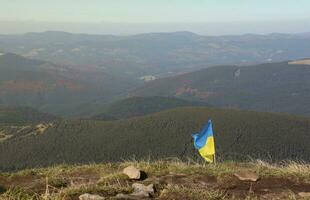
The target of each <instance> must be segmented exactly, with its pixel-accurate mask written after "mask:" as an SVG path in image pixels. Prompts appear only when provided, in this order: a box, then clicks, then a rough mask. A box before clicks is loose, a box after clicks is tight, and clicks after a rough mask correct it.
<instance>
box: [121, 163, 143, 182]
mask: <svg viewBox="0 0 310 200" xmlns="http://www.w3.org/2000/svg"><path fill="white" fill-rule="evenodd" d="M123 173H124V174H126V175H127V176H128V177H129V178H130V179H133V180H139V179H140V178H141V171H140V170H139V169H137V168H136V167H134V166H129V167H126V168H125V169H124V170H123Z"/></svg>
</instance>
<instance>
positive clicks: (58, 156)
mask: <svg viewBox="0 0 310 200" xmlns="http://www.w3.org/2000/svg"><path fill="white" fill-rule="evenodd" d="M208 119H212V120H213V123H214V131H215V141H216V145H217V152H218V159H224V160H227V159H234V160H244V159H249V158H259V159H271V160H273V161H276V160H282V159H302V160H305V161H310V157H309V155H310V146H309V141H310V135H309V130H310V119H309V118H303V117H295V116H289V115H280V114H270V113H257V112H250V111H240V110H229V109H217V108H202V107H199V108H193V107H187V108H178V109H173V110H168V111H163V112H159V113H156V114H152V115H148V116H145V117H138V118H132V119H127V120H118V121H111V122H105V121H92V120H65V121H62V120H60V121H57V122H53V123H52V124H50V125H49V126H48V127H47V128H46V129H45V130H44V131H42V132H40V134H24V135H23V136H22V137H15V138H13V139H9V140H5V141H3V142H2V143H0V157H1V162H0V169H1V170H13V169H20V168H28V167H35V166H46V165H54V164H55V163H63V162H65V163H89V162H102V161H120V160H122V159H129V158H132V157H133V156H136V157H137V158H146V157H149V156H150V157H151V158H154V159H156V158H167V157H175V156H177V157H179V158H186V157H187V156H190V157H192V156H195V155H196V156H197V152H195V150H194V149H193V145H192V140H191V135H192V134H193V133H195V132H197V131H199V130H200V129H201V128H202V126H203V125H204V124H205V123H206V122H207V120H208Z"/></svg>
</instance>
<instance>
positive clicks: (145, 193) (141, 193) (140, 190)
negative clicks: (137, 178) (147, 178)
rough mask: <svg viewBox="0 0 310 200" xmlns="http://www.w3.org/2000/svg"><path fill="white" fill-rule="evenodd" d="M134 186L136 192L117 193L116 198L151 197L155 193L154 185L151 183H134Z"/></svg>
mask: <svg viewBox="0 0 310 200" xmlns="http://www.w3.org/2000/svg"><path fill="white" fill-rule="evenodd" d="M132 188H133V189H134V192H133V193H131V194H118V195H116V197H115V198H116V199H144V198H149V197H151V196H152V195H153V194H154V192H155V191H154V185H153V184H150V185H148V186H145V185H143V184H141V183H134V184H132Z"/></svg>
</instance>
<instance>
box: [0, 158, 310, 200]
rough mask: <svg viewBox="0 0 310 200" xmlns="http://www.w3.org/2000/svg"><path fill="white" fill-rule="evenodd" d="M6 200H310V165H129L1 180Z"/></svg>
mask: <svg viewBox="0 0 310 200" xmlns="http://www.w3.org/2000/svg"><path fill="white" fill-rule="evenodd" d="M0 199H1V200H2V199H3V200H13V199H18V200H30V199H35V200H41V199H42V200H43V199H51V200H54V199H55V200H75V199H76V200H101V199H163V200H173V199H197V200H201V199H212V200H217V199H234V200H237V199H238V200H239V199H247V200H252V199H266V200H272V199H279V200H280V199H281V200H282V199H292V200H293V199H310V165H308V164H298V163H295V162H285V163H280V164H277V165H275V164H273V165H271V164H268V163H265V162H261V161H255V162H251V163H237V162H224V163H218V164H215V165H214V164H209V165H208V164H198V163H193V162H189V163H184V162H180V161H156V162H146V161H142V162H135V161H132V162H124V163H118V164H116V163H106V164H98V165H83V166H69V165H61V166H56V167H50V168H44V169H43V168H42V169H31V170H24V171H19V172H14V173H1V174H0Z"/></svg>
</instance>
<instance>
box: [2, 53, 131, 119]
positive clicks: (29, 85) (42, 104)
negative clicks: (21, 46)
mask: <svg viewBox="0 0 310 200" xmlns="http://www.w3.org/2000/svg"><path fill="white" fill-rule="evenodd" d="M135 84H136V81H132V80H127V79H121V78H115V77H113V76H111V75H110V74H107V73H105V72H104V71H103V70H102V69H98V68H96V67H88V68H81V69H79V68H72V67H70V66H67V65H56V64H53V63H50V62H45V61H39V60H32V59H27V58H25V57H22V56H19V55H16V54H11V53H7V54H4V55H0V104H3V105H13V106H16V105H18V106H30V107H34V108H35V109H38V110H41V111H47V112H51V113H53V114H59V115H63V116H66V115H71V114H73V113H74V112H78V111H77V109H76V107H77V106H79V105H81V104H85V103H87V104H90V103H93V102H96V101H99V103H100V104H104V103H107V102H110V101H112V100H114V98H116V97H117V96H118V95H120V94H122V93H124V92H126V91H127V90H128V89H129V88H132V87H134V86H135ZM86 110H87V109H86Z"/></svg>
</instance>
